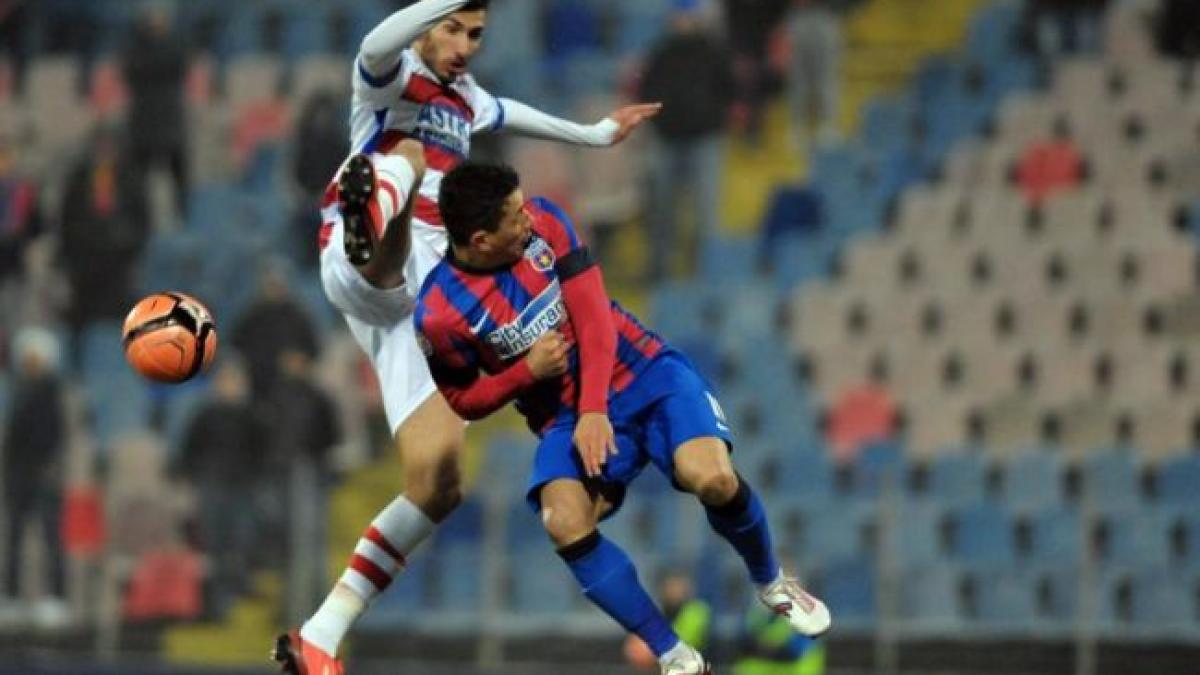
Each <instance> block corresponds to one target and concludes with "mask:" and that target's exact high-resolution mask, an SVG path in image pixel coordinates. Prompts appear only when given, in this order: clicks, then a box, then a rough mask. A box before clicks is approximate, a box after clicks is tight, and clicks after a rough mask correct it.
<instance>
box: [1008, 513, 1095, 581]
mask: <svg viewBox="0 0 1200 675" xmlns="http://www.w3.org/2000/svg"><path fill="white" fill-rule="evenodd" d="M1021 520H1022V521H1023V522H1024V523H1025V524H1026V525H1027V526H1028V537H1029V539H1028V542H1027V546H1028V548H1027V549H1023V550H1021V554H1022V556H1021V557H1022V562H1025V563H1028V564H1032V565H1042V566H1057V567H1060V568H1061V567H1066V566H1069V565H1074V564H1076V563H1078V561H1079V560H1080V556H1081V555H1082V553H1083V534H1084V532H1083V527H1082V525H1081V523H1080V520H1079V514H1078V513H1077V512H1076V511H1075V510H1073V509H1070V508H1067V507H1063V506H1056V507H1049V508H1046V509H1042V510H1039V511H1034V512H1031V513H1028V514H1026V515H1023V516H1022V517H1021Z"/></svg>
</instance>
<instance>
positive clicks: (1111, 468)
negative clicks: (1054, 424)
mask: <svg viewBox="0 0 1200 675" xmlns="http://www.w3.org/2000/svg"><path fill="white" fill-rule="evenodd" d="M1081 469H1082V477H1083V485H1082V490H1081V493H1080V496H1081V497H1082V499H1083V500H1084V501H1085V503H1087V502H1089V501H1090V502H1091V503H1092V504H1093V505H1095V506H1104V507H1105V508H1120V507H1133V506H1136V505H1137V504H1139V503H1140V502H1141V487H1140V484H1139V475H1138V468H1137V465H1136V464H1135V463H1134V459H1133V452H1132V451H1131V450H1128V449H1124V448H1114V449H1108V450H1098V451H1094V452H1092V453H1091V454H1089V455H1088V456H1087V457H1085V458H1084V460H1083V462H1082V465H1081Z"/></svg>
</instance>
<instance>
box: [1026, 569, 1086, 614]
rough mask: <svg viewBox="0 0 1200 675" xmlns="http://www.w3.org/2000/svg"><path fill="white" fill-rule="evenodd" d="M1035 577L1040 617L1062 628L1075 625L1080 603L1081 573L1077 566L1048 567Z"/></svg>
mask: <svg viewBox="0 0 1200 675" xmlns="http://www.w3.org/2000/svg"><path fill="white" fill-rule="evenodd" d="M1034 577H1035V579H1034V584H1035V586H1034V591H1035V593H1036V598H1037V612H1038V617H1039V618H1040V619H1041V620H1042V621H1045V622H1047V623H1049V624H1051V625H1054V626H1057V627H1060V628H1066V627H1068V626H1071V625H1073V624H1074V622H1075V620H1076V613H1077V611H1078V605H1079V574H1078V573H1077V571H1076V570H1075V568H1072V567H1056V568H1048V569H1045V570H1041V571H1039V572H1037V573H1036V574H1035V575H1034Z"/></svg>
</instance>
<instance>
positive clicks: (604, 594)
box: [558, 531, 679, 656]
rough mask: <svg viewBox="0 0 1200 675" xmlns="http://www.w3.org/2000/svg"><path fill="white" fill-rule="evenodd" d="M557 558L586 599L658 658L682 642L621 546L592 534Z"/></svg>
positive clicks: (571, 545)
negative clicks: (633, 635)
mask: <svg viewBox="0 0 1200 675" xmlns="http://www.w3.org/2000/svg"><path fill="white" fill-rule="evenodd" d="M558 554H559V555H560V556H562V559H563V560H564V561H565V562H566V563H567V566H568V567H570V568H571V573H572V574H574V575H575V579H576V580H577V581H579V585H580V586H581V587H582V588H583V594H584V595H586V596H587V598H588V600H591V601H592V603H593V604H595V605H596V606H597V607H599V608H600V609H602V610H604V612H605V613H606V614H608V615H609V616H611V617H612V618H613V619H615V620H616V622H617V623H619V624H621V627H623V628H624V629H625V630H627V631H629V632H630V633H634V634H636V635H637V636H638V637H640V638H642V640H644V641H645V643H646V644H647V645H648V646H649V647H650V651H652V652H654V655H655V656H662V655H663V654H665V653H666V652H667V651H669V650H670V649H671V648H672V647H674V646H675V644H676V643H677V642H679V636H678V635H676V634H675V631H674V630H672V629H671V624H670V623H668V622H667V619H666V617H664V616H663V615H662V612H660V611H659V610H658V607H657V606H656V605H655V604H654V601H653V600H651V599H650V596H649V594H647V593H646V589H645V588H642V583H641V582H640V581H638V576H637V570H636V569H635V568H634V566H633V562H632V561H631V560H630V559H629V556H627V555H625V551H622V550H621V548H620V547H619V546H617V545H616V544H614V543H612V542H611V541H609V540H607V539H605V538H604V537H602V536H600V533H599V532H596V531H593V532H592V533H591V534H589V535H588V536H586V537H584V538H583V539H580V540H579V541H577V542H575V543H574V544H570V545H569V546H564V547H563V548H561V549H559V550H558Z"/></svg>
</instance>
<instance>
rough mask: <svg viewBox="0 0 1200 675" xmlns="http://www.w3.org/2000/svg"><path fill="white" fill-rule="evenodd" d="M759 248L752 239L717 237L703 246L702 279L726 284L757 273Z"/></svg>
mask: <svg viewBox="0 0 1200 675" xmlns="http://www.w3.org/2000/svg"><path fill="white" fill-rule="evenodd" d="M759 253H760V249H759V244H758V241H756V240H755V239H754V238H753V237H732V236H716V237H710V238H708V239H705V240H704V241H703V242H701V248H700V277H701V278H702V279H704V280H705V281H709V282H716V283H720V284H727V283H729V282H730V281H737V280H742V279H751V278H753V277H754V276H755V275H756V274H757V273H758V261H759Z"/></svg>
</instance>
